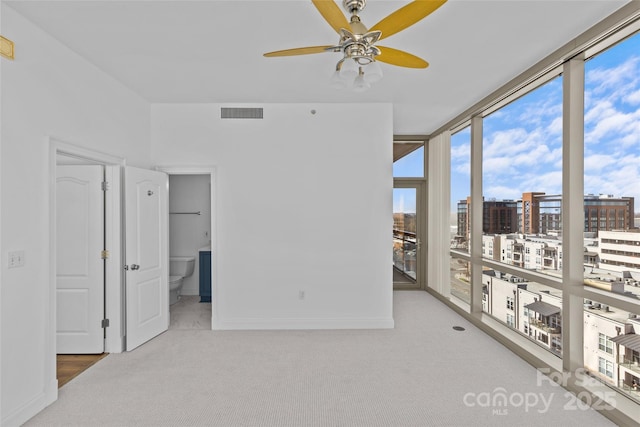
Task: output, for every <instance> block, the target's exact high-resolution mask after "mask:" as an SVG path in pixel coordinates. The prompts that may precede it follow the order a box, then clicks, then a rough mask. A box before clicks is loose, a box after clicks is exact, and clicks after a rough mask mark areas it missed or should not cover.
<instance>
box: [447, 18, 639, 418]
mask: <svg viewBox="0 0 640 427" xmlns="http://www.w3.org/2000/svg"><path fill="white" fill-rule="evenodd" d="M638 30H640V20H638V17H637V16H636V17H635V22H633V20H630V21H626V22H621V23H620V24H619V26H618V27H617V29H616V30H615V31H612V30H611V28H608V29H607V31H606V34H605V33H596V32H592V33H590V38H589V39H587V38H586V37H585V38H584V39H582V40H581V43H583V45H582V46H581V47H579V48H576V47H575V46H572V50H571V49H569V48H568V47H566V48H565V49H566V52H565V53H556V54H558V56H557V57H554V55H556V54H553V55H552V56H551V57H552V58H553V60H549V61H547V65H546V67H545V68H540V69H536V70H535V71H531V73H529V72H527V73H524V74H523V76H521V81H519V82H514V83H513V86H512V87H508V86H507V85H506V86H505V92H504V93H503V94H501V95H498V96H497V97H496V98H494V99H486V100H484V101H483V102H482V103H479V104H478V105H477V106H476V107H474V108H475V110H474V108H472V109H470V111H472V112H471V113H469V115H468V116H466V117H464V116H461V117H458V118H456V120H455V121H454V122H452V124H451V127H449V128H447V130H446V131H444V133H443V135H445V137H446V133H447V132H450V133H451V136H450V139H449V142H450V147H451V149H450V153H451V165H450V169H451V173H450V183H451V207H450V212H451V217H450V218H449V225H450V227H451V235H452V238H451V243H450V247H449V252H450V255H451V271H450V273H449V274H450V282H451V295H450V296H451V297H455V298H451V300H452V303H454V305H455V306H457V307H463V308H466V310H467V312H468V313H469V316H470V318H473V319H476V320H477V321H478V322H479V324H481V325H484V326H486V327H487V330H491V331H492V332H495V331H498V332H499V333H500V334H501V335H502V336H504V337H509V338H507V341H509V345H510V346H512V347H513V348H514V349H517V350H516V351H518V352H522V353H526V354H527V357H533V358H534V359H535V360H537V361H538V363H540V366H542V367H544V368H542V369H541V370H543V371H544V372H547V373H548V372H550V370H551V371H553V370H555V371H559V372H562V375H560V376H556V377H555V379H559V380H560V381H559V382H561V383H562V384H563V385H565V386H568V387H570V388H572V387H576V386H577V387H578V388H576V389H574V391H576V390H577V391H576V393H578V397H579V398H580V399H581V401H584V402H586V403H587V404H590V405H592V406H594V407H596V408H597V409H600V410H603V411H609V410H613V409H615V410H619V411H620V412H621V413H623V414H625V415H626V416H629V417H630V419H635V420H636V421H637V420H638V418H637V414H640V367H639V364H640V209H638V207H637V205H636V203H637V202H636V200H637V199H638V197H640V34H639V33H638ZM534 69H535V67H534ZM534 69H532V70H534ZM516 80H518V79H516ZM583 108H584V110H583ZM469 122H470V123H471V126H470V127H468V124H469ZM476 200H477V201H480V202H479V203H476V204H474V201H476ZM636 212H638V213H636ZM442 223H443V224H444V221H442ZM463 285H464V286H465V287H464V288H462V286H463ZM458 288H461V289H464V292H460V291H459V289H458ZM450 296H449V295H443V297H445V299H446V298H449V297H450ZM465 304H466V305H465ZM514 332H515V334H514ZM533 344H535V345H533ZM549 369H550V370H549ZM585 390H586V391H585ZM581 393H582V394H581Z"/></svg>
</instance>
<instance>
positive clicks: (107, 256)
mask: <svg viewBox="0 0 640 427" xmlns="http://www.w3.org/2000/svg"><path fill="white" fill-rule="evenodd" d="M100 257H101V258H102V259H107V258H109V251H107V250H104V251H102V252H100Z"/></svg>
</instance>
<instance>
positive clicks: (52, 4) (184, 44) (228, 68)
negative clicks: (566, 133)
mask: <svg viewBox="0 0 640 427" xmlns="http://www.w3.org/2000/svg"><path fill="white" fill-rule="evenodd" d="M338 3H339V4H340V5H341V3H342V2H341V1H340V0H338ZM407 3H408V1H403V0H395V1H390V0H384V1H383V0H369V2H368V4H367V6H366V8H365V9H364V11H363V12H362V13H361V14H360V17H361V18H362V20H363V23H364V24H365V25H367V26H372V25H374V24H375V23H376V22H378V21H379V20H380V19H382V18H383V17H385V16H386V15H388V14H389V13H391V12H393V11H394V10H396V9H398V8H399V7H401V6H403V5H405V4H407ZM625 3H627V0H585V1H582V0H554V1H542V0H531V1H527V0H501V1H486V0H449V1H448V2H447V3H445V4H444V5H443V6H442V7H441V8H439V9H438V10H436V11H435V12H434V13H433V14H431V15H430V16H428V17H427V18H425V19H424V20H422V21H420V22H418V23H417V24H415V25H414V26H412V27H409V28H408V29H406V30H404V31H403V32H401V33H398V34H395V35H393V36H390V37H389V38H388V39H385V40H383V41H382V42H380V44H381V45H383V46H389V47H393V48H397V49H402V50H405V51H407V52H410V53H412V54H414V55H417V56H419V57H421V58H424V59H426V60H427V61H428V62H429V63H430V64H431V65H430V66H429V68H427V69H423V70H416V69H408V68H401V67H394V66H390V65H387V64H382V67H383V71H384V78H383V79H382V80H381V81H380V82H378V83H376V84H374V86H373V87H372V88H371V89H370V90H369V91H367V92H364V93H355V92H351V91H348V90H336V89H333V88H331V87H330V86H329V78H330V76H331V74H332V73H333V71H334V68H335V64H336V62H337V61H338V59H339V54H337V53H322V54H317V55H306V56H293V57H283V58H265V57H263V56H262V54H263V53H265V52H269V51H274V50H281V49H288V48H294V47H303V46H315V45H329V44H334V43H337V41H338V36H337V34H336V33H335V32H334V31H333V29H332V28H331V27H330V26H329V24H327V23H326V22H325V21H324V20H323V18H322V17H321V15H320V14H319V13H318V11H317V10H316V9H315V7H314V6H313V4H312V3H311V1H309V0H285V1H271V0H255V1H243V0H233V1H220V0H200V1H185V0H180V1H149V0H146V1H145V0H131V1H87V0H82V1H79V0H76V1H58V0H46V1H25V0H23V1H7V0H4V4H8V5H9V6H11V7H12V8H14V9H15V10H16V11H18V12H19V13H21V14H22V15H24V16H25V17H26V18H28V19H30V20H31V21H33V22H34V23H35V24H36V25H38V26H39V27H41V28H42V29H44V30H45V31H46V32H48V33H49V34H51V35H52V36H53V37H55V38H56V39H58V40H60V41H61V42H62V43H64V44H65V45H67V46H68V47H70V48H71V49H72V50H74V51H75V52H77V53H78V54H80V55H81V56H83V57H84V58H86V59H87V60H89V61H90V62H92V63H94V64H96V65H97V66H98V67H100V68H101V69H102V70H104V71H105V72H106V73H108V74H110V75H112V76H113V77H115V78H116V79H118V80H119V81H121V82H122V83H123V84H124V85H126V86H127V87H129V88H130V89H132V90H133V91H135V92H137V93H138V94H140V95H141V96H142V97H144V98H145V99H147V100H149V101H150V102H154V103H205V102H213V103H234V104H242V103H247V104H260V103H296V102H302V103H316V102H317V103H321V102H322V103H325V102H327V103H333V102H335V103H347V102H356V103H358V102H390V103H393V106H394V107H393V108H394V133H396V134H429V133H431V132H432V131H434V130H435V129H437V128H438V127H440V126H441V125H443V124H445V123H446V122H447V121H448V120H450V119H451V118H453V117H454V116H456V115H457V114H459V113H461V112H463V111H464V110H465V109H467V108H468V107H470V106H472V105H473V104H474V103H476V102H477V101H479V100H481V99H482V98H484V97H485V96H486V95H488V94H489V93H491V92H492V91H493V90H495V89H497V88H498V87H499V86H501V85H502V84H503V83H505V82H507V81H508V80H510V79H512V78H513V77H515V76H517V75H518V74H520V73H521V72H523V71H524V70H526V69H527V68H529V67H530V66H531V65H533V64H535V63H536V62H538V61H539V60H540V59H541V58H543V57H544V56H546V55H548V54H550V53H551V52H553V51H554V50H556V49H557V48H559V47H561V46H562V45H564V44H565V43H566V42H567V41H569V40H570V39H572V38H574V37H575V36H577V35H579V34H580V33H582V32H583V31H584V30H586V29H587V28H589V27H590V26H592V25H594V24H595V23H597V22H598V21H600V20H602V19H603V18H604V17H606V16H608V15H609V14H611V13H612V12H614V11H615V10H617V9H618V8H620V7H621V6H623V5H624V4H625ZM16 46H17V47H16V50H17V53H18V54H19V49H20V44H19V41H18V42H17V45H16Z"/></svg>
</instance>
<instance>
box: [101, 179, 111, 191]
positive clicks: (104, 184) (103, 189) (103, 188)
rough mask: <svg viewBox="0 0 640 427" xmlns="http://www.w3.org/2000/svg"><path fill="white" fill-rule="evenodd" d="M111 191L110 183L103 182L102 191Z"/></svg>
mask: <svg viewBox="0 0 640 427" xmlns="http://www.w3.org/2000/svg"><path fill="white" fill-rule="evenodd" d="M108 189H109V183H108V182H107V181H102V191H107V190H108Z"/></svg>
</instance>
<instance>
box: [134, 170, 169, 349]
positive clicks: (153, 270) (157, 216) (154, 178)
mask: <svg viewBox="0 0 640 427" xmlns="http://www.w3.org/2000/svg"><path fill="white" fill-rule="evenodd" d="M124 181H125V227H126V229H125V230H126V231H125V233H126V237H125V238H126V243H125V251H126V255H125V258H126V262H125V276H126V325H127V326H126V343H127V344H126V347H127V351H130V350H133V349H134V348H136V347H138V346H139V345H141V344H143V343H144V342H146V341H148V340H150V339H151V338H153V337H155V336H157V335H159V334H161V333H162V332H164V331H166V330H167V328H168V327H169V285H168V279H169V271H168V269H169V251H168V234H169V222H168V216H169V215H168V214H169V206H168V201H169V198H168V190H169V179H168V176H167V174H165V173H163V172H156V171H151V170H146V169H137V168H132V167H126V168H125V180H124Z"/></svg>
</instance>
